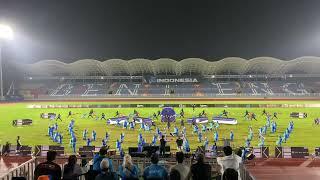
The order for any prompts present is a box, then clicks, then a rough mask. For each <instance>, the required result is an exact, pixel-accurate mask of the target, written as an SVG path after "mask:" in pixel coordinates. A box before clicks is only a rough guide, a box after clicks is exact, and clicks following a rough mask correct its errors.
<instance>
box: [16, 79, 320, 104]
mask: <svg viewBox="0 0 320 180" xmlns="http://www.w3.org/2000/svg"><path fill="white" fill-rule="evenodd" d="M17 87H18V92H19V93H20V94H22V95H24V97H25V98H26V99H28V98H35V99H38V98H40V99H41V98H42V97H62V98H63V97H104V96H115V97H121V96H124V97H128V96H129V97H130V96H151V97H152V96H156V97H166V96H178V97H181V96H183V97H197V96H198V97H225V96H228V97H230V96H231V97H232V96H257V97H259V96H261V97H267V96H310V94H311V95H312V94H315V93H320V82H319V81H317V80H307V81H304V80H301V79H300V80H296V81H294V80H287V81H280V80H269V81H262V80H257V81H254V80H250V79H247V80H245V79H244V80H243V79H242V80H241V81H240V80H238V81H237V80H231V81H222V80H221V81H218V80H217V81H214V82H212V81H211V82H210V81H209V80H206V79H203V80H201V82H195V83H147V82H144V81H140V82H139V81H137V82H130V81H124V82H112V81H108V82H107V81H100V82H96V81H95V80H92V81H88V80H87V81H86V82H74V81H71V80H69V81H68V80H66V81H63V82H58V81H51V80H48V81H46V82H45V81H43V82H42V83H39V82H32V81H30V80H29V81H28V82H22V83H20V84H18V86H17Z"/></svg>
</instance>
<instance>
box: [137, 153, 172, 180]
mask: <svg viewBox="0 0 320 180" xmlns="http://www.w3.org/2000/svg"><path fill="white" fill-rule="evenodd" d="M158 162H159V156H158V154H156V153H154V154H152V155H151V163H152V164H151V165H150V166H148V167H146V169H145V170H144V172H143V179H144V180H151V179H152V180H166V179H168V172H167V170H166V169H165V168H164V167H162V166H159V165H158Z"/></svg>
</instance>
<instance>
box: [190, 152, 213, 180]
mask: <svg viewBox="0 0 320 180" xmlns="http://www.w3.org/2000/svg"><path fill="white" fill-rule="evenodd" d="M191 174H192V175H191V176H192V179H193V180H208V179H211V166H210V165H209V164H205V163H204V155H203V154H199V155H198V156H197V163H195V164H192V165H191Z"/></svg>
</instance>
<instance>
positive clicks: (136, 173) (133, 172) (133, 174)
mask: <svg viewBox="0 0 320 180" xmlns="http://www.w3.org/2000/svg"><path fill="white" fill-rule="evenodd" d="M118 173H119V174H120V176H121V177H122V179H127V178H128V177H130V178H134V177H138V176H139V169H138V167H137V166H136V165H133V167H132V168H131V169H130V173H129V174H130V176H128V170H127V169H126V168H124V167H123V166H122V165H119V168H118Z"/></svg>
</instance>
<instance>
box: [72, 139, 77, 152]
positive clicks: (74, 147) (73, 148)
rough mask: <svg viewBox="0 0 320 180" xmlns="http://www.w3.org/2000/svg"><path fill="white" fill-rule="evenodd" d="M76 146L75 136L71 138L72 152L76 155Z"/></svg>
mask: <svg viewBox="0 0 320 180" xmlns="http://www.w3.org/2000/svg"><path fill="white" fill-rule="evenodd" d="M76 144H77V138H76V137H75V136H73V139H72V150H73V153H76Z"/></svg>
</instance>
